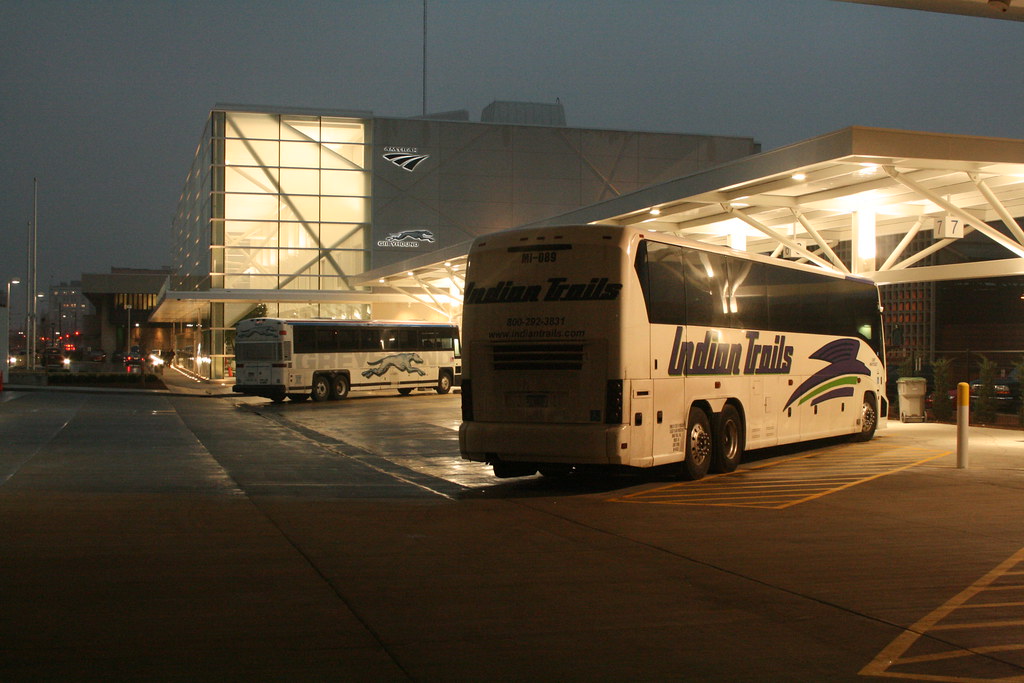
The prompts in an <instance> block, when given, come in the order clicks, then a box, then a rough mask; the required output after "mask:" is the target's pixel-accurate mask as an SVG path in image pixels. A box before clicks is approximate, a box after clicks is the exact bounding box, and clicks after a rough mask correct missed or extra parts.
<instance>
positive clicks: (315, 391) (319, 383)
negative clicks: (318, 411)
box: [309, 373, 331, 403]
mask: <svg viewBox="0 0 1024 683" xmlns="http://www.w3.org/2000/svg"><path fill="white" fill-rule="evenodd" d="M309 395H310V396H312V397H313V400H314V401H316V402H317V403H321V402H323V401H327V400H329V399H330V398H331V378H330V377H329V376H328V375H326V374H324V373H318V374H316V375H313V387H312V389H310V391H309Z"/></svg>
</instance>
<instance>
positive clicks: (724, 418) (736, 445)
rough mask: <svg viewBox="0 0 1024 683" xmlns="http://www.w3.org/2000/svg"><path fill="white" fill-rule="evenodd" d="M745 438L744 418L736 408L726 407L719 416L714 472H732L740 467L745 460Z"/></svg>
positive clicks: (712, 469)
mask: <svg viewBox="0 0 1024 683" xmlns="http://www.w3.org/2000/svg"><path fill="white" fill-rule="evenodd" d="M743 436H744V429H743V418H742V417H740V413H739V411H738V410H736V408H735V407H733V406H731V405H726V406H725V407H724V408H722V412H721V413H719V414H718V427H717V429H715V449H714V455H713V456H712V458H711V471H712V472H717V473H724V472H732V471H733V470H735V469H736V468H737V467H738V466H739V464H740V461H741V460H742V459H743V445H744V444H743Z"/></svg>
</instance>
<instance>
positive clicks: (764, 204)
mask: <svg viewBox="0 0 1024 683" xmlns="http://www.w3.org/2000/svg"><path fill="white" fill-rule="evenodd" d="M1022 215H1024V140H1015V139H999V138H984V137H974V136H962V135H947V134H936V133H922V132H914V131H900V130H887V129H878V128H865V127H851V128H846V129H843V130H840V131H837V132H834V133H830V134H827V135H823V136H821V137H817V138H813V139H810V140H806V141H803V142H799V143H796V144H793V145H790V146H787V147H781V148H779V149H775V150H772V151H769V152H764V153H762V154H757V155H753V156H749V157H745V158H742V159H738V160H736V161H732V162H729V163H727V164H723V165H721V166H717V167H714V168H711V169H708V170H705V171H702V172H699V173H696V174H693V175H689V176H685V177H682V178H678V179H675V180H671V181H668V182H664V183H660V184H658V185H652V186H649V187H646V188H644V189H641V190H638V191H635V192H631V193H629V194H624V195H621V196H618V197H616V198H614V199H610V200H607V201H604V202H600V203H598V204H593V205H590V206H587V207H584V208H581V209H577V210H574V211H570V212H568V213H564V214H561V215H558V216H554V217H552V218H549V219H546V220H543V221H539V222H536V223H531V224H530V225H529V226H527V227H539V226H545V225H572V224H591V223H594V224H598V223H601V224H611V225H633V226H640V227H643V228H644V229H648V230H652V231H659V232H665V233H671V234H673V235H678V236H681V237H685V238H688V239H691V240H695V241H698V242H704V243H708V244H715V245H723V246H729V247H732V248H735V249H739V250H744V251H749V252H756V253H760V254H768V255H771V256H773V257H777V258H784V259H787V260H798V261H802V262H805V263H812V264H815V265H817V266H819V267H821V268H824V269H828V270H833V271H836V272H840V273H844V274H853V275H857V276H858V277H862V278H865V279H870V280H873V281H875V282H876V283H878V284H880V285H884V284H895V283H906V282H931V281H937V280H951V279H967V278H990V277H1003V276H1009V275H1024V230H1022V229H1021V226H1020V224H1019V222H1018V220H1017V217H1019V216H1022ZM979 240H980V242H981V244H980V245H979ZM968 243H970V245H971V246H970V248H964V247H965V246H966V245H967V244H968ZM469 246H470V242H468V241H467V242H465V243H462V244H459V245H455V246H453V247H450V248H448V249H447V250H445V251H442V252H433V253H432V254H424V255H423V256H422V257H420V258H418V259H411V260H408V261H404V262H401V263H398V264H394V265H392V266H389V267H386V268H380V269H377V270H375V271H372V272H368V273H365V274H363V275H362V276H360V277H359V278H358V279H359V281H360V283H361V284H364V285H373V286H374V287H375V288H376V291H388V290H390V291H392V292H401V293H404V294H406V295H408V296H411V297H414V298H416V299H417V300H420V301H424V300H429V299H431V298H432V299H434V302H435V303H437V302H438V300H439V297H443V296H445V295H447V294H448V293H449V292H451V291H452V286H453V284H454V286H455V287H457V288H459V289H461V286H462V284H463V279H464V277H463V274H464V273H465V265H466V256H467V252H468V251H469ZM979 246H980V247H981V248H979ZM932 255H935V258H933V259H928V257H929V256H932ZM926 262H930V263H931V265H926V264H925V263H926ZM935 264H938V265H935Z"/></svg>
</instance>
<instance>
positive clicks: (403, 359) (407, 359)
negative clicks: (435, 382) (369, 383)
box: [363, 353, 427, 379]
mask: <svg viewBox="0 0 1024 683" xmlns="http://www.w3.org/2000/svg"><path fill="white" fill-rule="evenodd" d="M423 362H424V361H423V359H422V358H421V357H420V355H419V354H418V353H394V354H391V355H390V356H384V357H383V358H378V359H377V360H371V361H367V363H366V364H367V365H375V366H376V367H373V368H369V369H367V370H363V377H366V378H367V379H369V378H370V377H383V376H384V375H386V374H387V372H388V370H390V369H391V368H395V369H396V370H398V371H399V372H406V373H409V374H410V375H413V374H416V375H425V374H427V373H425V372H423V371H422V370H420V369H419V368H418V367H416V366H415V365H413V363H418V364H420V365H423Z"/></svg>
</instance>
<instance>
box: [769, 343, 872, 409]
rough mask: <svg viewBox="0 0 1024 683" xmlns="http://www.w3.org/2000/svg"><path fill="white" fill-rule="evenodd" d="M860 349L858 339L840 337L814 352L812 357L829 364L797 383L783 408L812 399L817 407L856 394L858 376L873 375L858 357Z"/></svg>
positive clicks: (812, 403) (812, 402) (813, 404)
mask: <svg viewBox="0 0 1024 683" xmlns="http://www.w3.org/2000/svg"><path fill="white" fill-rule="evenodd" d="M859 349H860V342H859V341H857V340H856V339H839V340H837V341H834V342H829V343H828V344H825V345H824V346H822V347H821V348H820V349H818V350H817V351H815V352H814V353H812V354H811V358H814V359H815V360H823V361H825V362H826V363H828V365H827V366H825V367H823V368H822V369H821V370H818V371H817V372H816V373H814V374H813V375H811V376H810V377H808V378H807V381H805V382H804V383H803V384H801V385H800V386H798V387H797V388H796V390H795V391H794V392H793V394H792V395H791V396H790V397H789V401H787V402H786V405H785V406H783V408H782V409H783V410H785V409H786V408H788V407H789V406H791V405H793V403H798V404H804V403H806V402H808V401H810V402H811V405H812V406H815V405H818V404H819V403H822V402H824V401H828V400H831V399H833V398H842V397H845V396H853V385H855V384H856V383H857V375H869V376H870V375H871V370H869V369H868V366H866V365H864V363H862V362H860V361H859V360H857V351H858V350H859Z"/></svg>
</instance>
